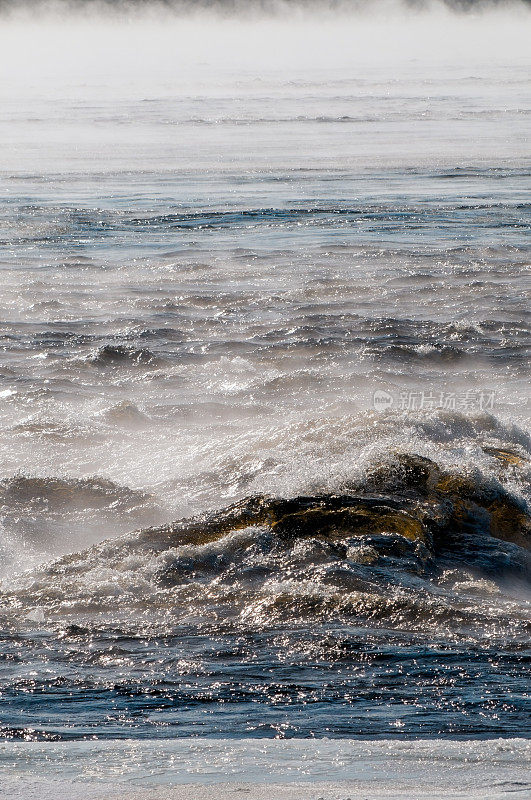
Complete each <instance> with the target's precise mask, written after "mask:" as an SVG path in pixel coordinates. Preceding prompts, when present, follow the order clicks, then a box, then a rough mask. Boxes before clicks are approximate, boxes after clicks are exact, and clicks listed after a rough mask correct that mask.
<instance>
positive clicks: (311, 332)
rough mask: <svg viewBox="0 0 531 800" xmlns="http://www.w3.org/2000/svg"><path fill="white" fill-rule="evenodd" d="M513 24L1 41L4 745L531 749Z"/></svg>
mask: <svg viewBox="0 0 531 800" xmlns="http://www.w3.org/2000/svg"><path fill="white" fill-rule="evenodd" d="M512 13H513V16H511V14H509V16H507V15H505V16H504V15H503V14H505V12H503V14H502V13H501V12H500V14H499V15H498V16H496V14H497V12H492V15H491V16H487V18H485V19H474V20H472V22H471V21H470V19H469V18H460V19H454V18H453V17H452V18H448V17H447V16H446V15H443V16H442V17H441V18H440V19H439V21H438V22H437V20H435V21H434V20H433V19H432V18H422V19H421V21H420V22H419V21H418V20H417V18H416V17H414V18H409V21H407V20H406V22H405V23H404V22H402V23H400V24H401V26H402V27H400V25H398V27H397V28H394V29H392V30H391V29H390V28H389V27H388V25H387V24H386V23H384V22H383V21H382V20H380V21H379V22H378V23H377V24H376V25H375V24H373V23H370V24H369V23H368V22H367V21H365V22H364V23H363V25H361V24H360V23H356V24H354V23H353V22H352V20H351V19H350V18H349V19H347V22H343V23H337V22H334V23H333V24H331V23H330V21H328V22H327V23H326V24H324V23H323V24H322V25H320V24H319V23H317V22H316V23H311V24H310V23H308V22H307V21H306V22H304V23H303V22H300V24H299V25H298V26H297V25H295V23H293V22H290V23H289V25H291V28H289V27H288V28H287V27H286V24H287V23H279V22H278V20H277V22H271V21H270V22H267V23H266V22H249V21H248V22H246V23H245V24H244V23H241V26H240V23H238V24H236V23H235V22H234V20H233V21H230V20H229V21H227V20H225V21H220V20H217V21H215V22H209V23H208V25H202V24H199V23H197V21H196V22H193V21H192V22H190V21H187V22H181V23H180V27H179V25H177V27H175V25H176V23H175V22H172V23H171V25H169V24H168V26H161V25H160V24H159V23H157V22H156V21H155V22H153V21H151V22H149V24H147V23H146V25H145V26H135V25H133V26H132V27H131V28H129V29H124V28H123V27H120V25H118V26H117V27H116V26H114V23H113V25H111V24H108V25H105V26H103V27H99V23H98V24H95V27H91V26H88V27H86V25H85V27H83V26H82V27H81V28H79V29H78V28H77V27H76V26H75V25H74V26H73V27H71V28H64V27H61V26H59V27H57V25H58V23H55V22H54V23H53V24H52V23H50V24H49V25H50V27H48V28H46V26H45V27H44V29H43V27H42V26H40V27H33V26H32V25H31V24H30V23H28V22H27V21H25V22H24V24H23V25H22V23H16V22H15V23H10V24H9V25H6V26H5V27H4V30H3V31H2V35H3V36H4V37H5V41H4V44H5V47H4V50H3V52H4V55H3V56H0V59H1V60H2V68H4V67H6V66H8V62H9V59H10V58H14V57H15V53H16V50H17V42H18V43H19V45H20V47H21V48H22V56H20V54H19V56H18V58H19V61H18V62H17V63H19V64H20V63H22V62H24V66H23V67H22V68H21V69H20V71H19V72H17V73H16V74H15V75H14V77H13V80H12V81H11V82H9V83H6V84H5V85H3V87H2V90H1V91H2V103H1V107H0V138H1V140H2V153H1V157H0V169H1V178H2V182H1V192H2V204H1V207H0V247H1V251H0V252H1V263H0V268H1V282H2V292H1V298H0V304H1V323H0V337H1V347H2V350H1V352H2V357H1V362H0V417H1V423H2V424H1V429H0V459H1V470H2V471H1V478H2V480H1V482H0V504H1V506H2V538H1V540H0V556H1V565H0V569H1V574H2V577H3V579H4V580H3V583H2V594H1V595H0V621H1V640H2V646H1V654H0V657H1V661H0V689H1V692H2V718H1V733H2V735H3V736H4V737H7V738H22V739H73V738H80V737H93V736H96V737H100V738H105V737H108V738H121V737H141V738H147V737H150V738H159V737H160V738H166V737H174V736H195V735H200V736H214V737H225V738H226V737H322V736H328V737H357V736H361V737H372V736H384V737H386V738H393V737H395V738H398V737H404V736H405V737H413V736H414V737H418V736H424V737H425V736H428V737H429V736H436V735H442V734H444V735H450V736H454V737H500V736H502V737H507V736H509V737H516V736H523V737H525V736H527V735H528V733H529V727H528V726H529V707H528V705H527V704H526V703H527V701H526V689H527V687H528V679H529V671H528V668H529V658H530V652H529V605H528V603H529V592H528V583H527V581H528V561H527V560H526V549H525V548H526V544H527V545H528V543H529V538H528V537H529V512H528V505H527V504H528V502H529V500H530V495H529V476H530V467H529V459H530V457H531V440H530V436H529V361H528V358H529V349H528V348H529V272H528V263H529V262H528V255H529V253H528V249H527V245H528V238H527V237H528V234H529V209H528V206H527V205H526V203H527V200H528V189H529V175H530V171H529V161H528V159H527V158H526V156H527V148H528V142H527V134H528V130H529V122H528V120H529V117H528V114H529V109H528V103H527V100H528V98H526V92H527V90H528V77H529V59H528V57H527V55H526V52H525V47H524V45H523V42H524V41H525V26H526V25H527V24H528V20H529V18H528V16H527V15H526V12H525V11H524V10H523V9H522V8H519V9H517V10H516V11H514V12H512ZM514 15H521V17H520V21H518V19H519V18H518V16H514ZM437 19H438V18H437ZM449 19H450V21H449ZM349 20H350V21H349ZM422 20H423V21H422ZM439 23H440V24H441V25H443V27H444V30H445V31H446V32H447V37H446V39H445V41H446V42H447V43H448V42H449V43H450V44H447V46H446V47H444V46H441V43H440V42H439V44H438V45H437V46H436V47H435V44H436V41H437V38H440V37H438V36H437V37H435V38H434V30H436V29H437V25H438V24H439ZM65 24H66V23H65ZM91 24H92V23H91ZM172 26H173V27H172ZM246 26H247V27H246ZM327 26H328V27H327ZM349 26H350V27H349ZM419 26H420V27H419ZM422 26H424V27H422ZM452 26H453V27H452ZM43 30H44V34H43ZM124 30H125V32H124ZM390 30H391V33H390ZM21 31H23V35H22V34H21ZM58 31H59V33H58ZM80 31H81V32H80ZM127 31H128V32H127ZM471 31H475V34H474V35H475V37H476V38H474V37H472V39H471V38H470V34H471ZM288 32H289V34H290V35H288ZM496 36H498V37H499V41H498V44H499V45H500V46H499V47H496V48H494V49H492V48H490V49H489V47H488V44H489V42H492V41H494V40H495V39H496ZM17 37H18V38H17ZM194 37H195V38H194ZM371 37H372V38H371ZM430 37H431V38H430ZM448 37H449V38H448ZM443 38H444V37H443ZM8 40H9V41H8ZM7 41H8V43H7V44H6V42H7ZM500 42H501V44H500ZM390 43H391V44H392V47H391V49H389V44H390ZM469 43H472V44H474V46H472V44H471V46H470V47H468V44H469ZM8 45H9V46H8ZM24 48H26V50H24ZM30 50H31V51H32V52H33V53H36V54H37V55H39V58H37V57H36V56H35V58H34V60H33V61H32V60H31V59H30V66H29V67H28V63H27V62H26V61H24V53H25V52H26V53H27V52H28V51H30ZM316 53H317V54H319V55H318V57H317V56H316V55H315V54H316ZM74 55H75V58H74ZM10 63H13V62H10ZM31 64H34V66H33V67H32V66H31ZM65 65H68V67H69V68H68V70H67V69H65ZM374 392H384V393H385V398H386V402H390V405H388V407H387V408H386V409H384V410H382V409H381V407H378V408H376V409H375V407H374V401H373V396H374ZM389 398H390V400H389ZM397 454H398V455H397ZM400 454H401V455H400ZM404 454H405V455H409V456H410V457H411V456H421V457H423V458H426V459H429V460H430V462H431V464H432V467H430V469H432V468H433V469H436V470H437V476H438V477H437V479H436V481H435V483H434V484H433V486H432V485H431V484H430V486H431V488H430V489H429V491H428V490H427V489H426V490H424V489H422V488H421V483H422V482H421V481H420V479H419V477H418V474H417V473H414V474H410V473H409V472H407V469H406V477H404V474H403V470H404V464H407V463H409V462H407V460H404ZM422 463H424V464H426V463H428V462H422ZM435 465H438V466H437V467H435ZM401 470H402V471H401ZM375 474H376V475H378V474H379V475H380V480H379V482H378V481H376V480H375V478H374V476H375ZM381 476H384V477H383V478H382V477H381ZM397 476H398V477H397ZM447 476H453V477H452V478H451V479H450V478H448V480H450V481H453V483H451V485H450V484H449V483H448V480H447ZM456 476H457V477H456ZM419 481H420V482H419ZM444 481H446V483H445V482H444ZM460 481H461V482H460ZM434 487H435V488H434ZM452 487H453V488H452ZM257 494H264V495H267V496H273V497H276V498H295V497H298V496H300V495H304V496H307V497H309V498H310V499H309V500H308V501H307V502H308V503H309V504H310V506H312V507H313V506H315V505H316V504H317V505H318V504H319V503H323V502H324V500H323V497H329V496H330V495H341V497H343V498H347V499H348V498H357V499H356V500H355V502H356V503H357V502H360V498H363V502H364V503H367V502H369V500H368V499H367V498H372V500H370V502H372V503H373V505H374V504H375V503H376V506H377V509H379V510H377V511H375V512H373V511H372V510H371V512H370V513H371V515H372V516H370V525H369V528H363V529H362V530H360V529H359V521H358V522H356V523H355V524H354V522H352V520H351V522H349V523H348V524H347V523H345V514H346V513H347V512H342V513H343V516H342V517H341V521H340V522H338V519H337V518H334V521H333V524H332V528H333V530H332V528H326V526H325V528H326V530H325V528H322V527H321V528H319V529H318V530H313V531H311V530H310V529H309V528H307V527H306V528H305V527H304V525H303V526H302V528H301V527H299V528H297V532H296V535H290V536H288V537H287V538H286V536H285V535H280V534H279V532H278V530H277V529H275V527H274V525H275V521H274V520H273V518H272V517H271V518H268V519H265V518H264V519H260V520H257V521H256V522H252V521H251V523H249V524H248V525H241V524H239V525H238V526H235V527H234V529H230V527H229V528H226V529H225V530H223V531H221V532H220V531H218V533H217V534H216V535H215V536H213V535H211V533H208V531H207V528H208V525H209V524H210V523H209V522H208V521H209V520H212V519H216V517H215V512H216V510H217V509H221V508H223V507H226V506H228V505H229V504H231V503H234V502H237V501H239V500H241V499H242V498H244V497H246V496H251V495H257ZM326 502H329V501H326ZM330 502H331V501H330ZM334 502H335V501H334ZM349 502H352V503H353V502H354V500H348V502H347V500H345V499H344V500H343V501H342V503H343V505H342V508H343V507H345V504H346V505H348V503H349ZM312 504H313V505H312ZM450 507H451V509H453V510H451V513H450V512H448V508H450ZM382 508H384V511H382ZM371 509H372V506H371ZM385 509H387V510H385ZM389 509H391V510H392V512H393V513H395V512H397V513H399V516H400V514H402V516H400V520H401V523H400V524H402V523H403V520H404V516H403V515H404V514H405V515H406V516H407V515H412V516H413V518H414V519H415V520H419V519H420V520H421V523H422V526H425V527H423V528H422V530H423V533H422V536H420V538H419V537H418V536H417V535H416V534H415V535H411V536H409V538H407V537H406V538H404V536H403V535H402V534H403V533H404V530H405V529H403V528H401V527H400V525H399V524H398V522H397V521H396V519H395V517H393V515H392V514H391V512H390V511H389ZM206 512H211V513H214V517H199V522H194V523H193V525H192V527H193V535H192V534H190V533H189V528H188V527H187V526H186V525H184V526H180V527H179V526H178V525H175V526H173V527H170V528H161V527H160V526H163V525H164V524H165V523H169V522H170V521H171V520H177V519H180V518H183V517H191V516H193V515H200V514H205V513H206ZM348 513H350V512H348ZM364 513H365V512H364ZM445 514H449V516H448V518H447V517H444V519H445V520H446V521H444V524H443V523H440V524H439V521H437V520H439V519H440V518H441V515H443V516H444V515H445ZM430 515H431V516H430ZM437 515H439V516H437ZM347 516H348V515H347ZM391 518H392V519H391ZM349 519H350V518H349ZM409 519H410V517H409V516H408V520H409ZM392 520H394V521H392ZM426 520H427V521H426ZM305 524H306V523H305ZM410 524H413V523H410V522H408V525H410ZM419 524H420V523H419ZM150 525H151V526H158V527H156V528H155V529H154V530H152V531H151V532H148V533H141V534H139V533H132V531H134V530H135V529H139V528H146V526H150ZM194 526H195V527H194ZM356 526H358V527H356ZM371 526H372V527H371ZM434 526H435V527H434ZM437 526H438V527H437ZM236 528H237V530H236ZM208 530H210V529H208ZM407 530H410V529H409V528H407ZM415 530H417V529H416V528H415ZM187 531H188V532H187ZM434 531H435V532H434ZM406 533H407V531H406ZM408 535H409V534H408ZM116 537H119V538H116ZM108 539H110V540H111V541H110V542H108V543H107V541H106V540H108ZM104 541H105V542H106V543H104V544H102V542H104ZM65 554H73V555H71V556H70V555H67V556H66V557H65V558H61V557H62V556H65ZM55 559H59V560H58V561H56V560H55ZM27 570H29V571H27Z"/></svg>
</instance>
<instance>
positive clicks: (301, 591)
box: [3, 448, 531, 628]
mask: <svg viewBox="0 0 531 800" xmlns="http://www.w3.org/2000/svg"><path fill="white" fill-rule="evenodd" d="M489 450H490V453H489V454H490V455H491V457H492V458H493V459H495V460H496V461H497V462H498V463H499V471H500V477H501V478H503V477H504V474H506V473H507V471H511V470H512V471H514V470H518V469H519V468H520V467H521V466H525V463H526V460H525V459H524V457H523V456H521V455H519V454H518V453H517V452H514V451H510V450H502V449H500V448H489ZM68 488H69V487H68V484H65V483H63V484H61V483H58V482H56V483H55V484H54V483H53V482H51V483H50V484H49V485H48V492H49V493H50V494H52V495H53V494H54V492H55V493H57V494H59V496H61V495H63V494H65V493H67V494H68ZM109 488H110V487H109V486H105V484H103V485H100V486H99V487H98V486H96V487H94V486H93V487H92V491H93V492H96V496H97V497H99V496H100V494H101V492H102V491H103V490H105V491H107V492H108V491H109ZM111 488H112V487H111ZM82 489H83V487H80V491H82ZM97 490H98V491H97ZM85 491H86V490H85ZM130 494H131V495H132V497H133V498H134V497H135V495H134V493H130ZM90 499H91V502H94V500H93V498H92V497H90ZM126 499H128V500H129V502H130V501H131V497H127V496H125V497H122V502H125V501H126ZM136 499H138V498H136ZM80 501H81V498H80ZM56 502H58V501H57V500H56ZM530 544H531V517H530V515H529V510H528V508H527V506H526V503H525V501H523V500H522V499H519V498H517V497H516V496H514V495H512V494H511V493H510V492H509V491H507V490H506V489H504V488H503V486H502V484H501V483H499V482H498V481H496V480H495V479H492V480H491V481H487V480H485V479H483V480H481V479H479V478H478V477H476V478H474V477H471V476H467V475H465V474H463V473H455V472H454V473H453V472H449V471H445V470H444V469H442V468H441V467H439V466H438V465H437V464H436V463H435V462H433V461H431V460H430V459H428V458H424V457H420V456H414V455H407V454H396V455H395V456H393V457H392V458H391V459H390V460H389V462H388V463H386V464H382V465H379V466H376V467H374V468H373V469H372V470H369V472H368V474H367V476H366V477H365V479H364V480H363V482H359V483H346V484H345V485H343V486H342V487H341V491H340V492H334V493H322V494H318V495H314V496H299V497H294V498H291V499H283V498H279V497H273V496H267V495H255V496H252V497H248V498H245V499H243V500H241V501H239V502H238V503H236V504H233V505H231V506H229V507H227V508H225V509H223V510H221V511H218V512H214V513H208V514H203V515H200V516H197V517H195V518H192V519H188V520H181V521H179V522H176V523H173V524H170V525H165V526H161V527H152V528H146V529H143V530H141V531H139V532H136V533H132V534H127V535H125V536H121V537H118V538H115V539H112V540H107V541H104V542H102V543H101V544H98V545H95V546H93V547H92V548H90V549H89V550H85V551H83V552H81V553H74V554H70V555H67V556H64V557H63V558H60V559H59V560H57V561H55V562H53V563H52V564H50V565H48V566H44V567H43V568H41V569H37V570H36V571H34V572H33V573H28V574H26V575H23V576H21V578H20V579H18V581H17V583H18V584H19V586H18V588H17V591H16V592H14V593H13V592H12V591H10V590H9V588H8V587H7V590H6V592H5V593H4V595H3V602H4V606H3V609H4V613H6V612H7V613H8V615H9V612H11V613H13V612H15V613H16V614H19V613H20V612H21V611H22V610H23V609H24V608H26V611H25V613H26V614H28V613H31V612H28V608H27V607H28V605H29V606H31V608H33V609H34V610H35V609H39V611H40V613H42V614H44V612H46V614H50V615H51V617H50V619H51V620H53V619H54V618H56V617H57V615H59V618H60V617H61V616H62V615H64V614H67V615H71V614H72V613H73V612H76V613H81V614H82V615H83V613H84V612H89V614H91V615H93V614H95V613H99V614H100V615H101V614H102V613H104V614H105V612H107V613H110V612H111V611H112V613H113V614H114V613H115V610H114V604H115V603H116V602H118V603H119V608H121V609H122V611H123V610H124V609H127V608H129V611H127V613H130V611H132V610H133V609H136V612H137V613H138V612H144V613H149V610H150V608H152V609H153V611H155V609H157V612H156V613H157V614H159V613H160V612H161V609H162V610H163V611H162V617H161V620H164V621H166V622H167V621H168V617H167V614H168V612H171V616H172V617H173V618H174V619H175V620H183V619H186V618H189V617H190V614H193V613H201V614H202V615H204V616H205V619H210V620H215V619H217V620H219V621H221V620H225V621H227V620H232V621H237V620H239V621H240V624H248V623H249V622H250V623H252V622H253V619H252V617H253V614H254V615H256V620H255V621H256V622H257V623H258V624H260V625H265V626H268V625H270V624H274V623H275V622H278V620H279V619H280V618H283V619H289V618H294V619H295V618H299V617H302V618H305V617H308V615H309V617H310V618H311V617H312V616H316V617H319V618H327V619H331V618H334V616H335V615H337V616H338V618H348V617H354V618H356V617H359V618H360V619H362V618H371V619H372V620H373V621H374V622H375V623H378V620H380V622H384V623H385V624H388V625H389V624H390V625H396V626H398V627H400V626H401V625H402V624H404V623H405V624H407V625H408V626H411V625H413V626H424V625H427V624H428V625H431V626H432V627H435V628H436V626H437V625H438V624H439V622H440V619H441V614H443V616H447V617H448V623H449V624H450V625H451V624H452V612H451V607H452V604H453V605H454V606H455V608H454V620H453V622H454V623H456V624H457V625H458V626H459V625H460V624H462V623H463V622H464V621H465V618H466V616H467V615H468V616H470V620H469V623H470V622H471V620H472V618H476V617H477V614H475V613H474V611H473V610H472V609H468V610H467V611H466V613H465V612H464V611H463V608H462V602H461V598H460V590H462V589H464V591H465V595H466V590H467V588H468V590H470V591H471V592H472V594H474V593H476V594H477V593H479V594H481V593H482V592H484V591H485V589H486V591H487V597H488V596H489V595H491V594H492V592H495V593H499V592H500V590H499V589H496V583H495V582H496V581H498V582H499V581H501V582H502V585H503V582H504V580H506V579H507V578H508V577H509V576H510V577H511V578H512V579H513V580H514V579H515V578H516V579H517V580H520V581H525V580H526V579H527V578H528V577H529V566H530V561H529V549H530ZM452 570H454V572H453V573H452ZM452 580H453V583H454V584H456V585H457V586H458V590H457V593H456V594H454V595H453V598H452V596H451V595H450V594H447V595H446V598H445V591H444V587H445V586H448V584H449V583H450V584H451V583H452ZM493 581H494V583H493ZM445 604H446V605H447V608H446V612H444V613H443V606H444V605H445ZM33 613H35V611H34V612H33ZM483 614H484V615H485V612H483ZM118 617H120V611H119V610H118ZM487 617H488V615H487ZM495 617H496V618H497V615H495ZM153 621H154V622H155V624H156V618H154V620H153Z"/></svg>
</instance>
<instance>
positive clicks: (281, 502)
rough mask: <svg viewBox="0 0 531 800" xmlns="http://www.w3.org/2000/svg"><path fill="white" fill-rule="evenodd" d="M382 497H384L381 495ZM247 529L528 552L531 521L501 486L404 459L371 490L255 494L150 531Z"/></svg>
mask: <svg viewBox="0 0 531 800" xmlns="http://www.w3.org/2000/svg"><path fill="white" fill-rule="evenodd" d="M375 492H378V494H375ZM249 526H265V527H266V528H268V529H269V531H270V532H271V533H272V534H273V535H274V536H276V537H279V539H281V540H283V541H285V542H289V541H295V540H298V539H304V538H312V537H318V538H322V539H325V540H327V541H336V542H337V541H340V540H341V541H344V540H348V539H349V538H350V537H367V536H370V537H375V536H376V537H378V536H385V537H389V538H391V537H394V538H395V539H396V538H397V537H398V538H399V539H401V540H403V541H409V542H414V543H417V544H422V545H423V546H424V548H425V549H426V552H427V553H428V554H437V552H440V551H441V549H446V548H448V547H449V546H451V545H452V543H455V542H456V541H457V540H458V538H459V536H462V535H467V536H477V537H481V536H491V537H494V538H497V539H500V540H503V541H507V542H511V543H513V544H516V545H518V546H519V547H523V548H525V549H528V550H529V549H530V543H531V517H530V514H529V511H528V509H527V508H526V506H525V504H524V503H523V502H522V501H520V500H518V499H517V498H515V497H513V496H512V495H511V494H510V493H509V492H507V491H506V490H505V489H504V488H503V487H501V486H500V485H499V484H494V483H487V482H481V481H480V480H478V479H474V478H471V477H468V476H466V475H460V474H457V473H455V474H454V473H446V472H443V471H442V470H441V469H440V468H439V467H438V466H437V465H436V464H435V463H434V462H432V461H430V460H429V459H427V458H422V457H420V456H405V455H404V456H399V457H397V459H396V461H395V462H394V463H391V465H383V466H380V467H378V468H377V469H375V470H373V471H372V473H371V474H370V475H369V477H368V480H367V482H366V484H364V485H358V486H351V487H350V488H349V491H348V492H346V493H344V494H320V495H314V496H301V497H295V498H291V499H282V498H277V497H270V496H267V495H256V496H253V497H248V498H246V499H244V500H242V501H240V502H238V503H235V504H234V505H232V506H229V507H228V508H225V509H223V510H222V511H219V512H217V513H213V514H208V515H204V516H201V517H197V518H195V519H192V520H184V521H182V522H178V523H175V524H173V525H169V526H166V527H164V528H158V529H152V530H151V531H145V532H144V536H145V541H146V544H147V543H148V542H150V544H151V545H153V539H154V538H155V539H157V540H158V541H159V543H160V546H161V547H164V546H168V544H169V542H171V541H173V542H176V541H178V542H179V543H181V544H204V543H206V542H209V541H213V540H215V539H217V538H220V537H221V536H225V535H227V534H228V533H231V532H234V531H237V530H240V529H242V528H246V527H249Z"/></svg>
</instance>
